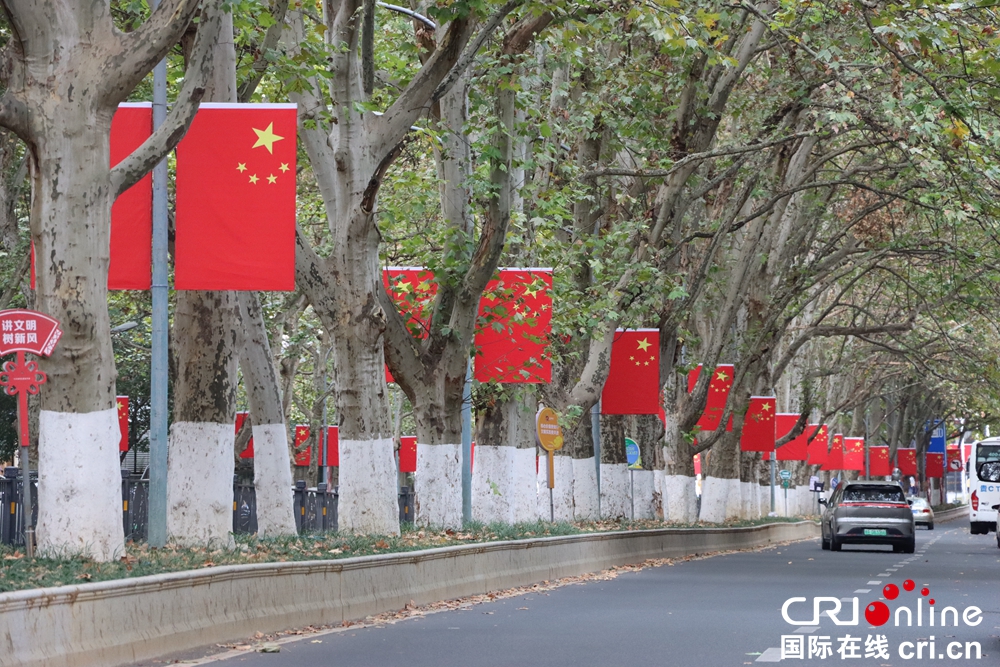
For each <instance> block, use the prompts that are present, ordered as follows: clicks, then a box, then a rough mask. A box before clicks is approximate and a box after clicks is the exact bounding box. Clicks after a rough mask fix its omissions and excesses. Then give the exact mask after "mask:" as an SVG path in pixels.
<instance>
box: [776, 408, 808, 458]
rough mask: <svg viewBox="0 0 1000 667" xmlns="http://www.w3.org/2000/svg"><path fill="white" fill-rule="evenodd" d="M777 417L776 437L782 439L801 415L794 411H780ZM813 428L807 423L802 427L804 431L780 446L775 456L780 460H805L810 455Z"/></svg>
mask: <svg viewBox="0 0 1000 667" xmlns="http://www.w3.org/2000/svg"><path fill="white" fill-rule="evenodd" d="M776 419H777V421H776V422H775V433H774V439H775V440H781V439H782V438H784V437H785V436H786V435H788V434H789V433H791V432H792V429H793V428H794V427H795V423H796V422H797V421H798V420H799V415H798V414H796V413H794V412H779V413H778V415H777V418H776ZM812 430H813V429H812V428H811V427H810V426H809V425H806V427H805V428H803V429H802V433H800V434H799V435H798V436H796V437H795V438H792V439H791V440H789V441H788V442H786V443H785V444H783V445H782V446H781V447H778V449H777V450H776V452H775V458H776V459H777V460H778V461H805V460H806V459H807V458H808V455H809V454H808V450H807V447H808V445H809V434H810V433H812Z"/></svg>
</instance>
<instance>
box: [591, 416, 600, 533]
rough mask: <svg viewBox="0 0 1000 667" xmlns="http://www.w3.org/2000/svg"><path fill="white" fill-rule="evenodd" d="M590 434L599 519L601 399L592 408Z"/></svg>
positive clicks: (598, 516)
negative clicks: (592, 444) (592, 443)
mask: <svg viewBox="0 0 1000 667" xmlns="http://www.w3.org/2000/svg"><path fill="white" fill-rule="evenodd" d="M590 433H591V437H592V438H593V439H594V467H595V468H597V518H598V519H600V518H601V399H597V403H594V405H593V406H591V408H590Z"/></svg>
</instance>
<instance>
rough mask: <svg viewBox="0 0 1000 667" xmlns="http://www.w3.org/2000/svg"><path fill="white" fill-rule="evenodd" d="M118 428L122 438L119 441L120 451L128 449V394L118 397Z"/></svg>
mask: <svg viewBox="0 0 1000 667" xmlns="http://www.w3.org/2000/svg"><path fill="white" fill-rule="evenodd" d="M118 430H119V432H120V433H121V439H120V440H119V441H118V451H119V452H127V451H128V396H119V397H118Z"/></svg>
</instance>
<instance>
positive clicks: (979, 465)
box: [976, 445, 1000, 482]
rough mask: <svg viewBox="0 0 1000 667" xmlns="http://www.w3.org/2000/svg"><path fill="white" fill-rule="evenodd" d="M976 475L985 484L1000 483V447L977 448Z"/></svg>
mask: <svg viewBox="0 0 1000 667" xmlns="http://www.w3.org/2000/svg"><path fill="white" fill-rule="evenodd" d="M976 475H977V476H978V477H979V479H981V480H983V481H984V482H1000V445H979V447H977V448H976Z"/></svg>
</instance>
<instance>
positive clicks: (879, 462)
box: [868, 447, 892, 477]
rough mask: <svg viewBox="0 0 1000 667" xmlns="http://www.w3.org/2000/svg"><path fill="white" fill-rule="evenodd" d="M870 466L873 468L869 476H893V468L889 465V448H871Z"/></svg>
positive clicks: (869, 453)
mask: <svg viewBox="0 0 1000 667" xmlns="http://www.w3.org/2000/svg"><path fill="white" fill-rule="evenodd" d="M868 464H869V466H870V467H871V469H870V470H869V471H868V474H869V475H874V476H875V477H887V476H888V475H891V474H892V466H891V465H890V464H889V448H888V447H869V448H868Z"/></svg>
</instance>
